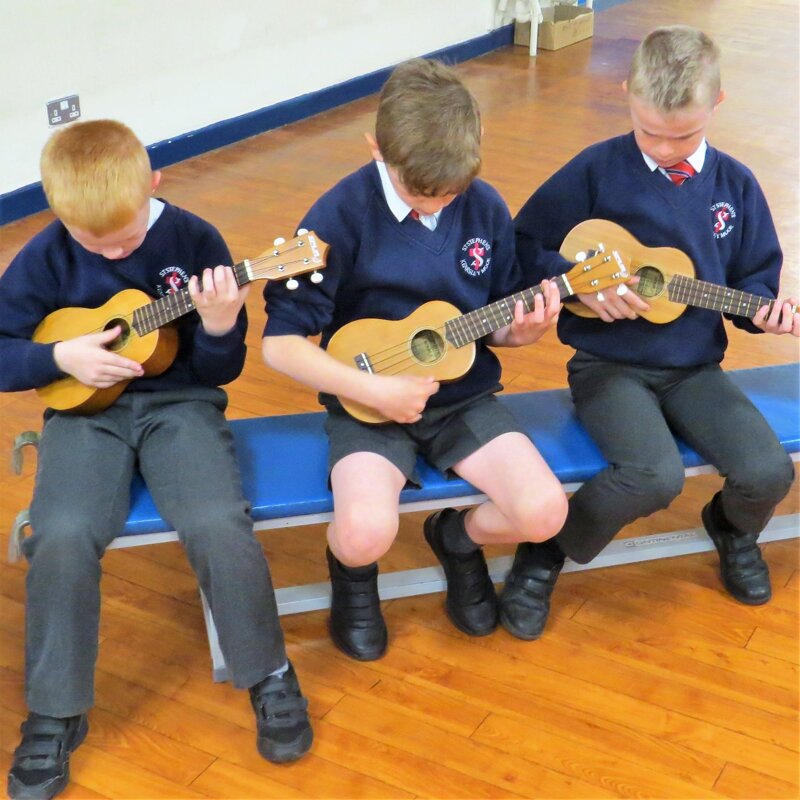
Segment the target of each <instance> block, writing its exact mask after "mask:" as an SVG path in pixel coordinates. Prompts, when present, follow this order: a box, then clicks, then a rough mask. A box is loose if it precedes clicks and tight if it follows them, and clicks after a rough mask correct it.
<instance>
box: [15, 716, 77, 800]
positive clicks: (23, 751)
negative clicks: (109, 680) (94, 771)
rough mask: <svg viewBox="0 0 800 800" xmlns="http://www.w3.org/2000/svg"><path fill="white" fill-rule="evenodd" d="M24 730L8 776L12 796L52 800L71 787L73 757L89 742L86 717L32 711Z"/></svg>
mask: <svg viewBox="0 0 800 800" xmlns="http://www.w3.org/2000/svg"><path fill="white" fill-rule="evenodd" d="M20 730H21V732H22V741H21V742H20V743H19V746H18V747H17V749H16V750H15V751H14V761H13V762H12V764H11V769H10V770H9V772H8V796H9V797H11V798H14V800H50V798H51V797H55V796H56V795H57V794H58V793H59V792H61V791H62V790H63V789H64V788H65V787H66V785H67V784H68V783H69V754H70V753H71V752H72V751H73V750H75V749H76V748H77V747H78V746H79V745H80V744H81V742H82V741H83V740H84V739H85V738H86V733H87V732H88V730H89V722H88V720H87V719H86V714H80V715H78V716H77V717H66V718H60V717H45V716H43V715H42V714H36V713H35V712H33V711H31V712H30V713H29V714H28V718H27V719H26V720H25V722H23V723H22V726H21V728H20Z"/></svg>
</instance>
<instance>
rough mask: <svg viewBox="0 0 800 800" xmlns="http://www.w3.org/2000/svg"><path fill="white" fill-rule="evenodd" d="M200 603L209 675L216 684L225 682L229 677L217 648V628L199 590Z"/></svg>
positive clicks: (204, 597)
mask: <svg viewBox="0 0 800 800" xmlns="http://www.w3.org/2000/svg"><path fill="white" fill-rule="evenodd" d="M199 591H200V601H201V602H202V604H203V617H204V619H205V621H206V634H207V635H208V649H209V651H210V652H211V673H212V677H213V678H214V680H215V681H216V682H217V683H222V682H223V681H227V680H228V678H229V677H230V675H229V674H228V667H227V665H226V664H225V657H224V656H223V655H222V648H220V646H219V636H218V635H217V626H216V625H215V624H214V617H213V616H212V614H211V607H210V606H209V605H208V600H206V596H205V595H204V594H203V590H202V589H200V590H199Z"/></svg>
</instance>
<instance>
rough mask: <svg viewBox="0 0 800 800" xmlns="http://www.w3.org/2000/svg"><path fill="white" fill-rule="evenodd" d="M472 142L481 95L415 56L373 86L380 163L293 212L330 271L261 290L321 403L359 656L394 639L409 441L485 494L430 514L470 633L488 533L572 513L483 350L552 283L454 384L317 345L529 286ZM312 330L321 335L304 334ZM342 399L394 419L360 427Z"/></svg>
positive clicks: (536, 332)
mask: <svg viewBox="0 0 800 800" xmlns="http://www.w3.org/2000/svg"><path fill="white" fill-rule="evenodd" d="M480 137H481V123H480V115H479V112H478V107H477V104H476V102H475V99H474V98H473V97H472V95H471V94H470V93H469V91H468V90H467V89H466V87H465V86H464V85H463V83H462V82H461V81H460V79H459V78H458V76H457V74H456V73H455V72H454V71H453V70H452V69H450V68H448V67H446V66H444V65H443V64H441V63H438V62H435V61H426V60H423V59H416V60H413V61H410V62H406V63H405V64H401V65H400V66H398V67H397V68H396V69H395V70H394V72H393V73H392V75H391V77H390V78H389V80H388V81H387V82H386V84H385V86H384V88H383V90H382V92H381V95H380V99H379V103H378V112H377V121H376V127H375V136H374V137H373V136H372V135H369V134H367V137H366V138H367V142H368V145H369V149H370V152H371V154H372V158H373V160H372V161H371V162H370V163H369V164H367V165H366V166H364V167H362V168H361V169H359V170H358V171H356V172H355V173H353V174H351V175H350V176H348V177H346V178H344V180H342V181H341V182H340V183H339V184H337V185H336V186H335V187H333V188H332V189H331V190H330V191H328V192H327V193H326V194H324V195H323V196H322V197H321V198H320V199H319V200H318V201H317V202H316V203H315V204H314V206H313V207H312V208H311V210H310V211H309V212H308V214H307V215H306V217H305V218H304V220H303V222H302V225H303V226H304V227H310V226H313V227H314V229H315V230H316V231H317V232H318V233H319V234H320V236H322V237H323V238H324V239H325V240H326V241H329V242H330V243H331V250H330V255H329V258H328V267H327V270H326V279H325V281H324V283H323V284H321V285H320V286H319V287H315V288H313V289H309V288H308V287H301V288H300V289H299V290H298V291H297V292H296V293H292V294H289V293H287V292H286V291H285V290H282V289H281V288H280V287H278V286H270V287H268V288H267V289H266V290H265V297H266V302H267V310H268V314H269V318H268V320H267V324H266V328H265V330H264V344H263V351H264V358H265V360H266V362H267V364H269V365H270V366H272V367H274V368H276V369H278V370H280V371H282V372H285V373H287V374H288V375H291V376H292V377H294V378H296V379H297V380H300V381H302V382H304V383H307V384H309V385H310V386H313V387H314V388H315V389H318V390H319V391H320V392H321V393H322V394H321V400H322V402H323V403H324V404H325V406H326V408H327V410H328V419H327V430H328V434H329V439H330V467H331V473H330V481H331V487H332V489H333V497H334V519H333V522H332V523H331V525H330V527H329V529H328V545H329V547H328V551H327V559H328V566H329V570H330V575H331V582H332V586H333V599H332V606H331V619H330V632H331V636H332V638H333V641H334V643H335V644H336V645H337V646H338V647H339V648H340V649H341V650H342V651H343V652H345V653H346V654H347V655H349V656H351V657H353V658H356V659H361V660H370V659H375V658H379V657H380V656H381V655H383V653H384V651H385V649H386V645H387V631H386V626H385V623H384V620H383V616H382V614H381V609H380V600H379V596H378V590H377V574H378V566H377V563H376V562H377V560H378V559H379V558H380V557H381V556H382V555H383V554H384V553H385V552H386V551H387V550H388V549H389V547H390V545H391V544H392V541H393V540H394V538H395V536H396V535H397V530H398V501H399V495H400V491H401V490H402V489H403V486H404V485H405V483H406V481H407V480H411V481H414V480H415V479H416V476H415V469H414V467H415V462H416V458H417V454H418V452H422V453H423V454H424V455H425V456H426V457H427V458H428V459H429V460H430V461H431V462H432V463H433V464H434V465H435V466H436V467H438V468H439V469H441V470H443V471H449V470H452V471H453V472H455V473H457V474H458V475H461V476H462V477H463V478H465V479H466V480H468V481H469V482H470V483H471V484H472V485H473V486H475V487H476V488H477V489H478V490H479V491H482V492H485V493H486V494H487V495H488V497H489V498H490V499H489V500H488V501H487V502H485V503H484V504H483V505H480V506H478V507H477V508H473V509H470V510H469V511H466V512H464V511H461V512H459V511H456V510H454V509H445V510H443V511H440V512H437V513H436V514H433V515H431V516H430V517H429V518H428V519H427V520H426V522H425V538H426V539H427V541H428V543H429V544H430V546H431V548H432V549H433V551H434V553H435V554H436V557H437V558H438V559H439V561H440V562H441V563H442V566H443V567H444V571H445V574H446V577H447V600H446V609H447V612H448V614H449V616H450V619H451V621H452V622H453V623H454V624H455V625H456V627H458V628H459V629H460V630H462V631H464V632H465V633H468V634H470V635H473V636H481V635H485V634H488V633H490V632H491V631H492V630H494V628H495V627H496V625H497V614H498V612H497V598H496V595H495V591H494V586H493V585H492V582H491V579H490V578H489V575H488V571H487V568H486V562H485V560H484V557H483V553H482V551H481V546H482V545H484V544H488V543H494V542H519V541H531V540H537V541H538V540H542V539H546V538H547V537H548V536H551V535H553V533H555V532H556V531H557V530H558V529H559V528H560V526H561V523H562V521H563V519H564V514H565V512H566V498H565V496H564V493H563V490H562V488H561V485H560V483H559V481H558V480H557V479H556V478H555V477H554V475H553V474H552V473H551V471H550V469H549V468H548V467H547V465H546V464H545V462H544V460H543V459H542V457H541V456H540V455H539V453H538V451H537V450H536V448H535V447H534V446H533V444H532V443H531V441H530V439H528V438H527V436H525V435H524V434H523V433H521V432H520V430H519V427H518V426H517V424H516V422H515V421H514V419H512V418H511V417H510V416H509V414H508V412H507V411H506V410H505V408H504V406H503V405H502V404H501V403H499V402H498V400H497V398H496V397H495V393H496V392H497V391H498V390H499V389H500V388H501V386H500V384H499V378H500V364H499V362H498V360H497V357H496V356H495V355H494V353H493V352H492V351H491V350H490V349H489V347H488V346H487V345H490V346H509V347H516V346H520V345H524V344H528V343H531V342H534V341H536V340H537V339H538V338H539V337H540V336H541V335H542V334H543V333H544V331H545V330H546V329H547V327H548V326H549V325H550V324H551V323H552V321H553V320H554V319H555V318H556V316H557V313H558V310H559V308H560V302H559V295H558V290H557V289H556V288H555V286H554V285H553V284H551V283H549V282H544V283H543V287H544V288H543V293H542V294H538V295H537V296H536V299H535V303H534V304H533V306H532V308H531V309H530V311H529V313H526V312H525V310H524V309H523V304H522V303H521V302H519V303H517V304H516V307H515V309H514V314H513V321H512V322H511V323H510V324H507V325H505V327H503V328H501V329H499V330H497V331H495V332H494V333H493V334H491V335H490V336H489V337H488V338H487V339H485V340H483V341H479V342H478V346H477V353H476V356H475V360H474V363H473V365H472V367H471V368H470V369H469V371H468V372H467V373H466V374H465V375H464V376H463V377H462V378H460V379H459V380H457V381H454V382H452V383H448V384H446V385H442V386H440V385H439V384H438V382H436V381H434V379H433V378H432V377H419V376H413V375H406V374H403V373H402V371H397V372H396V374H391V373H392V372H395V370H390V371H389V372H388V373H386V374H381V372H380V369H379V368H378V369H376V370H374V371H371V372H370V371H361V370H359V369H354V368H353V367H352V366H348V365H345V364H343V363H341V362H340V361H338V360H336V359H335V358H334V357H333V356H331V355H330V354H329V353H326V351H325V348H326V346H327V345H328V343H329V341H330V339H331V337H332V336H333V335H334V334H335V333H336V332H337V331H338V330H340V329H341V328H342V327H343V326H344V325H347V324H348V323H351V322H353V321H355V320H361V319H364V318H370V317H372V318H376V317H377V318H380V319H388V320H400V319H403V318H405V317H407V316H408V315H409V314H410V313H412V312H413V311H414V310H415V309H416V308H417V307H418V306H420V305H421V304H423V303H425V302H426V301H430V300H433V299H437V300H445V301H449V302H450V303H452V304H453V305H455V306H456V307H457V308H458V309H460V310H461V311H462V312H468V311H472V310H474V309H477V308H479V307H482V306H484V305H486V304H488V303H490V302H492V301H495V300H497V299H499V298H503V297H506V296H508V295H510V294H511V293H513V292H516V291H518V290H520V289H522V288H524V284H523V280H522V274H521V272H520V270H519V267H518V265H517V261H516V258H515V256H514V241H513V227H512V224H511V218H510V215H509V213H508V209H507V208H506V205H505V203H503V201H502V200H501V199H500V197H499V195H498V194H497V192H495V191H494V189H492V188H491V187H490V186H489V185H488V184H486V183H484V182H483V181H480V180H478V179H477V178H476V177H475V176H476V175H477V173H478V170H479V168H480ZM317 333H322V341H321V347H318V346H317V345H316V344H314V343H312V342H311V341H309V340H308V338H307V337H309V336H313V335H315V334H317ZM382 346H383V347H388V346H389V344H387V343H384V344H383V345H382ZM337 396H338V397H340V398H343V399H347V400H351V401H354V402H356V403H359V404H361V405H363V406H365V407H367V408H369V409H374V410H377V412H379V414H380V415H382V416H383V417H384V418H385V419H387V420H389V422H388V423H387V424H385V425H371V424H367V423H364V422H361V421H359V420H357V419H355V418H353V417H351V416H349V415H348V413H347V412H346V411H345V410H344V409H343V407H342V405H341V403H340V402H339V400H337Z"/></svg>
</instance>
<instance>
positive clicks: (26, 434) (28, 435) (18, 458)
mask: <svg viewBox="0 0 800 800" xmlns="http://www.w3.org/2000/svg"><path fill="white" fill-rule="evenodd" d="M25 445H30V446H31V447H33V448H34V450H35V449H36V448H38V447H39V434H38V433H37V432H36V431H23V432H22V433H21V434H19V436H17V438H16V439H14V447H13V448H12V449H11V469H12V470H13V472H14V474H15V475H21V474H22V448H23V447H25Z"/></svg>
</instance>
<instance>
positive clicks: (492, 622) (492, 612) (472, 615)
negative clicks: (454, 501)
mask: <svg viewBox="0 0 800 800" xmlns="http://www.w3.org/2000/svg"><path fill="white" fill-rule="evenodd" d="M458 514H459V512H458V511H456V510H455V509H454V508H443V509H442V510H441V511H437V512H436V513H435V514H431V515H430V516H429V517H428V518H427V519H426V520H425V524H424V527H423V531H424V533H425V539H426V541H427V542H428V544H429V545H430V546H431V550H433V552H434V554H435V555H436V558H438V559H439V561H440V563H441V565H442V567H443V568H444V574H445V576H446V577H447V599H446V600H445V610H446V611H447V616H448V617H450V621H451V622H452V623H453V625H455V626H456V628H458V629H459V630H460V631H463V632H464V633H467V634H469V635H470V636H486V635H487V634H489V633H491V632H492V631H493V630H494V629H495V628H496V627H497V621H498V616H497V595H496V594H495V591H494V584H493V583H492V579H491V578H490V577H489V569H488V567H487V566H486V559H485V558H484V556H483V550H481V549H480V548H478V549H476V550H474V551H473V552H471V553H466V554H464V553H451V552H449V551H448V550H446V549H445V546H444V541H443V538H442V537H443V533H444V526H445V525H446V524H452V523H453V522H455V519H454V518H453V516H452V515H456V516H457V515H458ZM458 524H462V525H463V523H462V522H461V521H460V520H459V522H458Z"/></svg>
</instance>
